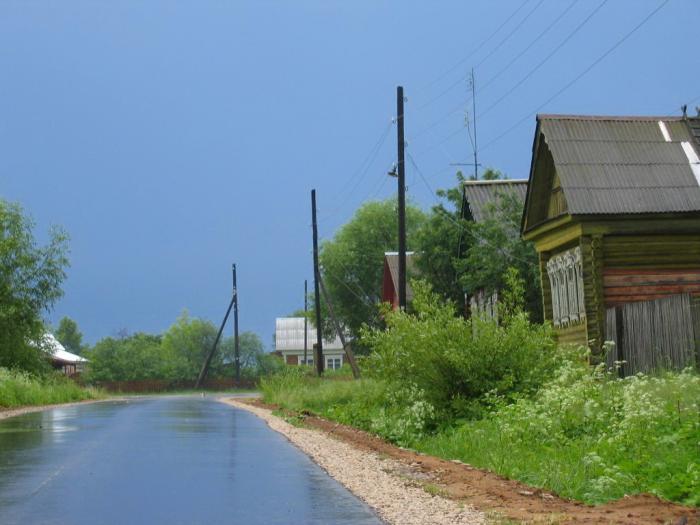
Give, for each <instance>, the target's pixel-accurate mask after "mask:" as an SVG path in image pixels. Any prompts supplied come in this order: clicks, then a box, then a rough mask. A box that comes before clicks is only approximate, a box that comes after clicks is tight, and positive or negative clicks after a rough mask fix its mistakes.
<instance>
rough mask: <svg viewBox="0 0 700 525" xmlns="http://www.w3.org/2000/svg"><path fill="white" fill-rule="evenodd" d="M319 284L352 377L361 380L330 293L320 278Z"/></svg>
mask: <svg viewBox="0 0 700 525" xmlns="http://www.w3.org/2000/svg"><path fill="white" fill-rule="evenodd" d="M319 277H320V276H319ZM319 284H320V285H321V293H322V294H323V300H324V301H326V304H327V305H328V313H329V314H331V320H332V321H333V326H334V327H335V331H336V333H337V334H338V338H339V339H340V343H341V344H342V345H343V351H344V352H345V357H346V358H347V360H348V363H350V368H352V376H353V377H354V378H355V379H360V368H359V367H358V366H357V362H356V361H355V354H354V353H353V351H352V348H350V346H349V345H348V344H347V343H346V342H345V334H343V330H342V328H341V327H340V323H339V322H338V319H337V318H336V317H335V312H334V311H333V303H332V302H331V298H330V297H329V296H328V293H327V292H326V287H325V286H324V284H323V278H322V277H320V278H319Z"/></svg>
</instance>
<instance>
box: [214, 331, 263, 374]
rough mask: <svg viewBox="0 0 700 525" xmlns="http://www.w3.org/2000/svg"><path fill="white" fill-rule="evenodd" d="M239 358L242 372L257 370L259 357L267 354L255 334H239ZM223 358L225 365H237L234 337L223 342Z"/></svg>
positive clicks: (221, 349)
mask: <svg viewBox="0 0 700 525" xmlns="http://www.w3.org/2000/svg"><path fill="white" fill-rule="evenodd" d="M238 346H239V356H240V363H241V370H244V369H248V371H251V370H255V368H256V367H257V363H258V355H259V354H262V353H264V352H265V349H264V347H263V342H262V340H261V339H260V337H258V334H256V333H255V332H241V333H240V334H238ZM220 352H221V357H222V361H223V362H224V363H228V364H233V363H235V357H236V356H235V353H236V352H235V343H234V338H233V337H227V338H226V339H224V340H223V341H222V342H221V348H220Z"/></svg>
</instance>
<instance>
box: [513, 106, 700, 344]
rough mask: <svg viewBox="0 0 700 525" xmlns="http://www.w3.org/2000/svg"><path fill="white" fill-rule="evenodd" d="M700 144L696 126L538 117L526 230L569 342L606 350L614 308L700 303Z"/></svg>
mask: <svg viewBox="0 0 700 525" xmlns="http://www.w3.org/2000/svg"><path fill="white" fill-rule="evenodd" d="M698 137H700V119H697V118H686V117H591V116H567V115H539V116H538V117H537V127H536V130H535V138H534V144H533V150H532V164H531V170H530V179H529V186H528V191H527V198H526V204H525V211H524V214H523V220H522V225H521V231H522V235H523V237H524V238H525V239H527V240H531V241H533V242H534V243H535V247H536V250H537V252H538V254H539V259H540V273H541V279H542V293H543V301H544V314H545V318H546V319H548V320H550V321H551V322H552V323H553V324H554V327H555V328H556V332H557V334H558V338H559V340H560V341H563V342H570V343H577V344H581V345H586V344H588V343H589V341H592V344H593V348H594V349H599V348H600V347H601V345H602V343H603V341H604V340H605V338H606V334H605V325H606V309H609V308H611V307H616V306H620V305H624V304H630V303H638V302H642V301H651V300H656V299H661V298H667V297H669V296H672V295H674V294H689V295H690V296H691V297H693V296H694V297H698V296H700V159H699V158H698V157H699V154H700V143H698ZM631 330H632V332H634V331H635V329H633V328H631ZM636 330H639V328H637V329H636ZM628 333H629V332H628Z"/></svg>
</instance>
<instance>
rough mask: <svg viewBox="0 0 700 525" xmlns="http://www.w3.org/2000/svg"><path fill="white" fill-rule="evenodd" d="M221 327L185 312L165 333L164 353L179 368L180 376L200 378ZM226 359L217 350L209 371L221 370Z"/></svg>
mask: <svg viewBox="0 0 700 525" xmlns="http://www.w3.org/2000/svg"><path fill="white" fill-rule="evenodd" d="M216 334H217V329H216V326H214V323H212V322H211V321H206V320H204V319H198V318H196V317H190V315H189V314H188V313H187V312H186V311H185V312H183V313H182V314H180V316H179V317H178V318H177V321H176V322H175V324H173V325H172V326H171V327H170V328H168V330H167V331H166V332H165V333H164V334H163V341H162V346H163V351H164V356H165V358H166V359H168V360H169V361H170V362H171V363H173V366H174V367H175V369H174V370H173V374H174V376H176V377H175V378H176V379H187V380H194V379H197V376H198V375H199V371H200V370H201V367H202V363H204V360H205V359H206V358H207V355H208V354H209V352H210V350H211V347H212V345H213V344H214V341H215V340H216ZM222 365H223V358H222V354H221V352H216V353H215V354H214V357H213V358H212V361H211V363H210V365H209V373H210V374H212V375H217V374H220V373H221V370H222Z"/></svg>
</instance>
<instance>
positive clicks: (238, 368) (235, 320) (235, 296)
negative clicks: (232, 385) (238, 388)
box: [233, 264, 241, 382]
mask: <svg viewBox="0 0 700 525" xmlns="http://www.w3.org/2000/svg"><path fill="white" fill-rule="evenodd" d="M233 348H234V354H233V355H234V359H235V361H236V382H238V381H240V380H241V354H240V347H239V341H238V287H237V286H236V265H235V264H234V265H233Z"/></svg>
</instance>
